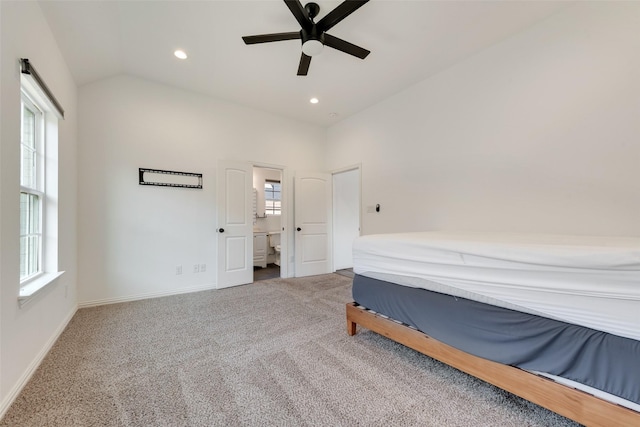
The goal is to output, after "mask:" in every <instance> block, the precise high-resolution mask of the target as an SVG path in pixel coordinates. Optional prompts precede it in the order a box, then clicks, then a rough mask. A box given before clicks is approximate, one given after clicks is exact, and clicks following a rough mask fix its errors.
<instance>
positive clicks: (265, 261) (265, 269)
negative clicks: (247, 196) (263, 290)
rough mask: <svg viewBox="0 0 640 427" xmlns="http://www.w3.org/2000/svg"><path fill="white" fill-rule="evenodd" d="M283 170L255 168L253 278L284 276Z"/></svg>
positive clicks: (256, 279)
mask: <svg viewBox="0 0 640 427" xmlns="http://www.w3.org/2000/svg"><path fill="white" fill-rule="evenodd" d="M282 172H283V171H282V170H281V169H273V168H269V167H262V166H254V168H253V281H254V282H257V281H262V280H267V279H273V278H277V277H281V268H280V266H281V263H282V258H281V253H282V246H283V244H284V243H285V242H284V241H283V239H281V236H282V231H283V222H282V218H283V215H282V212H283V204H282V195H283V191H282V184H283V177H282V175H283V173H282Z"/></svg>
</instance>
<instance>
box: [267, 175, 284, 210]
mask: <svg viewBox="0 0 640 427" xmlns="http://www.w3.org/2000/svg"><path fill="white" fill-rule="evenodd" d="M281 194H282V192H281V184H280V181H272V180H269V179H267V180H266V181H265V183H264V213H265V214H266V215H280V213H281V211H282V210H281V207H282V201H281V200H282V197H281Z"/></svg>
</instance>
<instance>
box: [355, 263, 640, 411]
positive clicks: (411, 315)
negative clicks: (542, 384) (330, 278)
mask: <svg viewBox="0 0 640 427" xmlns="http://www.w3.org/2000/svg"><path fill="white" fill-rule="evenodd" d="M353 298H354V301H355V302H356V303H358V304H360V305H362V306H364V307H366V308H368V309H370V310H373V311H376V312H378V313H380V314H384V315H386V316H389V317H390V318H392V319H394V320H398V321H400V322H403V323H405V324H407V325H410V326H413V327H415V328H416V329H418V330H419V331H421V332H423V333H425V334H426V335H429V336H431V337H433V338H435V339H437V340H438V341H441V342H443V343H445V344H448V345H450V346H452V347H455V348H457V349H459V350H462V351H465V352H467V353H470V354H473V355H475V356H479V357H482V358H485V359H489V360H493V361H495V362H500V363H503V364H506V365H511V366H517V367H519V368H522V369H526V370H530V371H540V372H545V373H549V374H552V375H557V376H559V377H563V378H567V379H570V380H573V381H577V382H579V383H582V384H585V385H588V386H591V387H593V388H596V389H599V390H602V391H605V392H607V393H610V394H612V395H615V396H618V397H621V398H623V399H626V400H629V401H631V402H634V403H637V404H640V341H636V340H632V339H630V338H624V337H620V336H617V335H613V334H609V333H606V332H601V331H596V330H594V329H589V328H585V327H582V326H577V325H573V324H569V323H564V322H560V321H557V320H552V319H547V318H545V317H541V316H536V315H532V314H527V313H522V312H519V311H515V310H509V309H506V308H501V307H496V306H493V305H489V304H484V303H480V302H476V301H471V300H468V299H465V298H459V297H454V296H451V295H445V294H441V293H437V292H432V291H428V290H425V289H418V288H411V287H407V286H401V285H397V284H394V283H390V282H385V281H382V280H377V279H372V278H368V277H364V276H360V275H356V276H355V277H354V280H353Z"/></svg>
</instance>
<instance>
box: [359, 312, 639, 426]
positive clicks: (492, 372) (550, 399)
mask: <svg viewBox="0 0 640 427" xmlns="http://www.w3.org/2000/svg"><path fill="white" fill-rule="evenodd" d="M357 325H360V326H362V327H365V328H367V329H369V330H371V331H373V332H376V333H378V334H380V335H383V336H385V337H387V338H390V339H392V340H393V341H396V342H398V343H400V344H403V345H405V346H407V347H409V348H412V349H414V350H416V351H418V352H420V353H422V354H425V355H427V356H429V357H432V358H434V359H436V360H439V361H441V362H443V363H445V364H447V365H449V366H452V367H454V368H456V369H459V370H460V371H462V372H466V373H467V374H470V375H472V376H474V377H476V378H479V379H481V380H484V381H486V382H488V383H490V384H493V385H495V386H497V387H499V388H501V389H503V390H506V391H508V392H510V393H513V394H515V395H517V396H520V397H522V398H524V399H526V400H529V401H531V402H533V403H535V404H537V405H540V406H542V407H544V408H547V409H549V410H551V411H553V412H556V413H558V414H560V415H562V416H565V417H567V418H570V419H572V420H575V421H577V422H579V423H581V424H584V425H586V426H607V427H614V426H621V427H622V426H624V427H628V426H640V412H636V411H634V410H632V409H629V408H625V407H623V406H620V405H616V404H614V403H611V402H607V401H606V400H603V399H600V398H598V397H595V396H593V395H591V394H588V393H585V392H583V391H580V390H576V389H574V388H571V387H568V386H565V385H563V384H560V383H557V382H555V381H553V380H551V379H548V378H545V377H541V376H538V375H535V374H532V373H529V372H527V371H524V370H522V369H519V368H515V367H513V366H509V365H503V364H501V363H497V362H492V361H490V360H487V359H483V358H480V357H477V356H473V355H471V354H469V353H466V352H464V351H461V350H458V349H456V348H453V347H451V346H448V345H446V344H444V343H442V342H440V341H438V340H435V339H433V338H431V337H429V336H427V335H425V334H423V333H422V332H420V331H417V330H415V329H412V328H410V327H408V326H405V325H402V324H400V323H397V322H394V321H393V320H390V319H388V318H384V317H382V316H379V315H377V314H374V313H371V312H369V311H367V310H366V309H363V308H360V307H357V306H356V304H355V303H349V304H347V333H348V334H349V335H355V333H356V327H357Z"/></svg>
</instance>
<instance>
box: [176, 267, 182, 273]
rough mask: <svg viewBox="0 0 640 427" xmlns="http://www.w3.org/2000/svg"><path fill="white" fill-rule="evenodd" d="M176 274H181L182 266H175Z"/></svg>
mask: <svg viewBox="0 0 640 427" xmlns="http://www.w3.org/2000/svg"><path fill="white" fill-rule="evenodd" d="M176 274H182V266H181V265H178V266H176Z"/></svg>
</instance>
